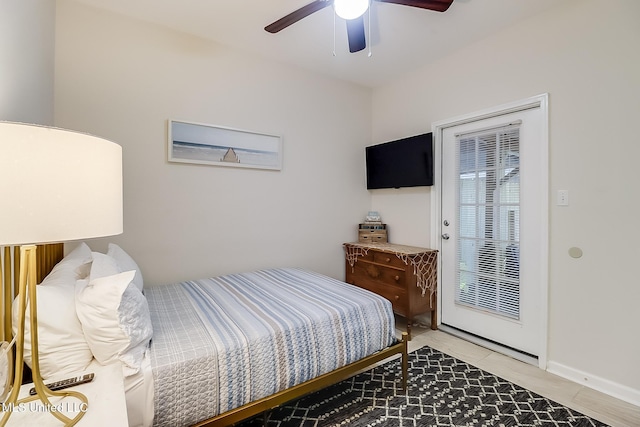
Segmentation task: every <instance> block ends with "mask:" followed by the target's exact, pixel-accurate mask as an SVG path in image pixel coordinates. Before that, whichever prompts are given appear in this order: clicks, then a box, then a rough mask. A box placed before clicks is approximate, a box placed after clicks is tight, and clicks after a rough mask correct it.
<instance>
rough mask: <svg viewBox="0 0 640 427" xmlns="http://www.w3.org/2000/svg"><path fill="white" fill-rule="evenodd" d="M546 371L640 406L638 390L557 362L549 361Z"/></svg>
mask: <svg viewBox="0 0 640 427" xmlns="http://www.w3.org/2000/svg"><path fill="white" fill-rule="evenodd" d="M547 371H548V372H550V373H552V374H555V375H558V376H559V377H562V378H566V379H568V380H570V381H573V382H575V383H578V384H582V385H583V386H585V387H589V388H592V389H594V390H597V391H599V392H602V393H604V394H607V395H609V396H612V397H615V398H616V399H620V400H623V401H625V402H628V403H631V404H632V405H636V406H640V390H635V389H633V388H631V387H628V386H625V385H622V384H618V383H616V382H613V381H611V380H608V379H605V378H602V377H598V376H595V375H592V374H590V373H588V372H584V371H580V370H578V369H575V368H571V367H569V366H566V365H563V364H561V363H558V362H552V361H549V362H548V363H547Z"/></svg>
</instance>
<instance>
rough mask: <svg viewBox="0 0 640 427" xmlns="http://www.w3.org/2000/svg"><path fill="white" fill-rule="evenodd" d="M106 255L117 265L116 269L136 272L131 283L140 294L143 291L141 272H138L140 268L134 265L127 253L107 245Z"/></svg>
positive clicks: (113, 245) (111, 244) (116, 246)
mask: <svg viewBox="0 0 640 427" xmlns="http://www.w3.org/2000/svg"><path fill="white" fill-rule="evenodd" d="M107 255H109V256H110V257H112V258H113V259H115V260H116V262H117V263H118V267H119V268H120V271H129V270H135V271H136V276H135V277H134V278H133V283H134V284H135V285H136V286H137V287H138V289H140V291H141V292H142V290H143V289H144V281H143V279H142V272H141V271H140V267H138V264H136V262H135V261H134V259H133V258H131V256H130V255H129V254H128V253H126V252H125V251H124V249H122V248H121V247H120V246H118V245H116V244H115V243H109V247H108V250H107Z"/></svg>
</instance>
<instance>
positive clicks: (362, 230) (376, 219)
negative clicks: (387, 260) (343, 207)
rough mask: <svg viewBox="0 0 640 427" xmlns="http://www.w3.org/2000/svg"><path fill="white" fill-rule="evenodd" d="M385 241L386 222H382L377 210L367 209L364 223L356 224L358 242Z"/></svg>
mask: <svg viewBox="0 0 640 427" xmlns="http://www.w3.org/2000/svg"><path fill="white" fill-rule="evenodd" d="M387 241H388V236H387V224H383V223H382V219H381V218H380V214H379V213H378V212H376V211H369V212H368V213H367V216H366V217H365V220H364V223H362V224H359V225H358V242H360V243H387Z"/></svg>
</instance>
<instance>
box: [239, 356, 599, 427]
mask: <svg viewBox="0 0 640 427" xmlns="http://www.w3.org/2000/svg"><path fill="white" fill-rule="evenodd" d="M400 378H401V367H400V362H399V361H392V362H388V363H386V364H384V365H381V366H378V367H376V368H374V369H372V370H370V371H367V372H364V373H362V374H359V375H357V376H355V377H353V378H350V379H348V380H345V381H342V382H341V383H338V384H336V385H334V386H332V387H328V388H326V389H324V390H321V391H319V392H317V393H313V394H310V395H308V396H306V397H303V398H301V399H298V400H296V401H293V402H291V403H289V404H288V405H285V406H282V407H280V408H278V409H275V410H273V411H272V413H271V415H270V417H269V420H268V423H267V426H270V427H285V426H304V427H325V426H389V427H390V426H403V427H404V426H473V427H476V426H580V427H582V426H605V424H602V423H600V422H599V421H596V420H594V419H592V418H589V417H587V416H585V415H583V414H580V413H578V412H576V411H573V410H571V409H569V408H567V407H565V406H563V405H560V404H558V403H556V402H554V401H552V400H549V399H547V398H544V397H542V396H540V395H537V394H535V393H533V392H531V391H529V390H526V389H524V388H522V387H520V386H518V385H516V384H513V383H511V382H509V381H506V380H503V379H502V378H500V377H497V376H495V375H493V374H490V373H487V372H485V371H482V370H481V369H478V368H476V367H474V366H471V365H469V364H468V363H465V362H462V361H460V360H457V359H455V358H453V357H451V356H448V355H446V354H444V353H441V352H439V351H437V350H433V349H431V348H428V347H423V348H421V349H419V350H417V351H415V352H412V353H411V354H410V357H409V386H408V389H407V392H404V391H403V390H402V384H401V382H400ZM261 425H263V419H262V417H258V418H254V419H252V420H249V421H245V422H243V423H242V424H240V426H242V427H250V426H251V427H254V426H261Z"/></svg>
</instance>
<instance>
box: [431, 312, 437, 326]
mask: <svg viewBox="0 0 640 427" xmlns="http://www.w3.org/2000/svg"><path fill="white" fill-rule="evenodd" d="M431 329H432V330H434V331H435V330H437V329H438V311H437V310H436V309H435V308H434V309H433V310H431Z"/></svg>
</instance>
